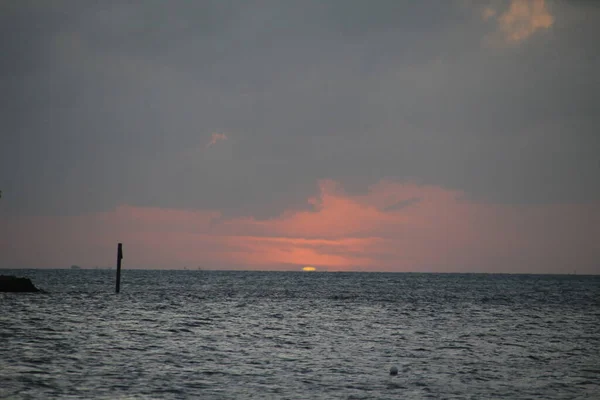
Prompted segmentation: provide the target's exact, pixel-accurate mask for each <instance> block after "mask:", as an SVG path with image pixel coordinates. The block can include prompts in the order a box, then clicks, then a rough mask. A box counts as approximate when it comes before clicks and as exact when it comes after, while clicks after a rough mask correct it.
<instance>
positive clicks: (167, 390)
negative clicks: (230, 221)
mask: <svg viewBox="0 0 600 400" xmlns="http://www.w3.org/2000/svg"><path fill="white" fill-rule="evenodd" d="M0 273H1V274H4V275H17V276H26V277H29V278H31V279H32V281H33V283H34V284H35V285H36V286H37V287H39V288H41V289H43V290H44V291H45V293H0V398H2V399H600V276H579V275H501V274H425V273H423V274H421V273H333V272H310V273H307V272H251V271H204V270H199V271H195V270H194V271H191V270H190V271H170V270H160V271H159V270H152V271H151V270H126V269H125V270H124V271H123V272H122V284H121V293H120V294H115V287H114V286H115V271H114V270H86V269H81V270H48V269H37V270H0ZM393 367H395V368H397V370H398V374H397V375H391V374H390V370H391V369H392V368H393Z"/></svg>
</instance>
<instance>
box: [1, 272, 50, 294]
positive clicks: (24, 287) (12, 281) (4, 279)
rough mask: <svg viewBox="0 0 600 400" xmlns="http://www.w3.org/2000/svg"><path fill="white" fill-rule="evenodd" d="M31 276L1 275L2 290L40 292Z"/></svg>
mask: <svg viewBox="0 0 600 400" xmlns="http://www.w3.org/2000/svg"><path fill="white" fill-rule="evenodd" d="M40 291H41V290H40V289H38V288H36V287H35V286H34V285H33V283H32V282H31V280H29V278H18V277H16V276H10V275H0V292H40Z"/></svg>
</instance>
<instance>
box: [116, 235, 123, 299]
mask: <svg viewBox="0 0 600 400" xmlns="http://www.w3.org/2000/svg"><path fill="white" fill-rule="evenodd" d="M122 259H123V244H122V243H119V247H118V248H117V287H116V289H115V291H116V293H119V292H120V291H121V260H122Z"/></svg>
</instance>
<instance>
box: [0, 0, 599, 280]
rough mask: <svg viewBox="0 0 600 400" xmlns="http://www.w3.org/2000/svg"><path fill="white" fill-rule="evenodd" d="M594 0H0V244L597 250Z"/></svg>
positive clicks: (432, 252)
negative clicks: (136, 1) (0, 91)
mask: <svg viewBox="0 0 600 400" xmlns="http://www.w3.org/2000/svg"><path fill="white" fill-rule="evenodd" d="M599 37H600V3H599V2H593V1H577V0H572V1H544V0H506V1H501V0H498V1H495V0H489V1H488V0H477V1H475V0H473V1H469V0H449V1H438V0H421V1H414V2H409V1H396V0H377V1H362V0H361V1H358V0H326V1H316V0H314V1H313V0H302V1H300V0H293V1H292V0H247V1H239V0H236V1H234V0H204V1H198V2H190V1H179V0H172V1H168V2H166V1H158V0H146V1H144V2H141V3H135V2H134V3H132V2H126V1H111V0H107V1H102V2H97V1H87V0H70V1H66V0H53V1H43V0H37V1H36V0H0V54H2V57H1V58H0V85H1V86H0V87H1V89H2V96H1V97H0V190H1V191H2V198H0V268H59V267H69V266H70V265H72V264H77V265H80V266H82V267H85V268H93V267H96V266H99V267H114V264H115V262H116V247H117V243H118V242H122V243H123V246H124V259H123V265H124V268H177V269H181V268H190V269H196V268H202V269H257V270H295V271H300V270H301V269H302V268H303V267H305V266H312V267H314V268H315V269H316V270H317V271H398V272H404V271H414V272H498V273H578V274H599V273H600V131H599V130H598V129H599V128H598V127H599V126H600V58H599V55H600V47H599V46H598V43H597V41H598V40H597V39H598V38H599Z"/></svg>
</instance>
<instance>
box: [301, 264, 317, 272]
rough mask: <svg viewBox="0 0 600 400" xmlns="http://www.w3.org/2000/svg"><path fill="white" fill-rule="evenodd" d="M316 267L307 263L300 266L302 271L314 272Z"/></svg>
mask: <svg viewBox="0 0 600 400" xmlns="http://www.w3.org/2000/svg"><path fill="white" fill-rule="evenodd" d="M316 270H317V269H316V268H315V267H311V266H310V265H307V266H306V267H303V268H302V271H304V272H315V271H316Z"/></svg>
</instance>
